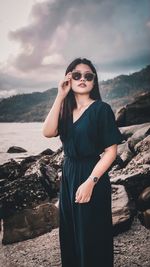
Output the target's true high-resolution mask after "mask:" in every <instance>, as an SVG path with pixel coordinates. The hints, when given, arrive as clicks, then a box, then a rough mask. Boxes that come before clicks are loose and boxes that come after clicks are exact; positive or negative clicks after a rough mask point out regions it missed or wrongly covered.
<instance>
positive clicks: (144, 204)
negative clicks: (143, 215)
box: [137, 186, 150, 211]
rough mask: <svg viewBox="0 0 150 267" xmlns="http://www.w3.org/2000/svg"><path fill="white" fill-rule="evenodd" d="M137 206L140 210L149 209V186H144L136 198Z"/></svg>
mask: <svg viewBox="0 0 150 267" xmlns="http://www.w3.org/2000/svg"><path fill="white" fill-rule="evenodd" d="M137 208H138V209H139V210H141V211H144V210H146V209H150V186H149V187H147V188H145V189H144V190H143V191H142V193H141V194H140V195H139V197H138V200H137Z"/></svg>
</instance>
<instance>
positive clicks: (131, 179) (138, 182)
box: [110, 164, 150, 202]
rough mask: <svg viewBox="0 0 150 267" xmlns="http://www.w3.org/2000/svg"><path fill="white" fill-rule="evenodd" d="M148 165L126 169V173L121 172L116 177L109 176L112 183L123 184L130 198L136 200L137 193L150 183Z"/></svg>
mask: <svg viewBox="0 0 150 267" xmlns="http://www.w3.org/2000/svg"><path fill="white" fill-rule="evenodd" d="M149 176H150V166H149V165H148V164H147V165H146V164H145V165H143V166H140V167H139V168H138V169H136V170H135V169H134V168H133V169H128V171H127V173H126V174H125V173H122V175H119V176H117V177H113V176H111V178H110V181H111V183H112V184H122V185H124V186H125V188H126V190H127V192H128V194H129V197H130V199H131V200H132V199H134V201H135V202H136V201H137V199H138V196H139V194H140V193H141V192H142V191H143V190H144V189H145V188H146V187H148V186H149V185H150V179H149Z"/></svg>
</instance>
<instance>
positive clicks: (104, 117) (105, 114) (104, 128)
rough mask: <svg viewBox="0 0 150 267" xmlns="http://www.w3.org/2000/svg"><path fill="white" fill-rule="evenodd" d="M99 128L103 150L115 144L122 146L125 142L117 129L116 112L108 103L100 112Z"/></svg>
mask: <svg viewBox="0 0 150 267" xmlns="http://www.w3.org/2000/svg"><path fill="white" fill-rule="evenodd" d="M98 128H99V133H100V137H101V138H100V142H101V145H102V147H103V149H104V148H106V147H109V146H111V145H113V144H121V143H122V141H123V140H124V138H123V135H122V134H121V132H120V130H119V128H118V127H117V123H116V120H115V115H114V112H113V110H112V108H111V106H110V105H109V104H108V103H105V104H104V106H103V107H102V108H101V109H100V110H99V116H98Z"/></svg>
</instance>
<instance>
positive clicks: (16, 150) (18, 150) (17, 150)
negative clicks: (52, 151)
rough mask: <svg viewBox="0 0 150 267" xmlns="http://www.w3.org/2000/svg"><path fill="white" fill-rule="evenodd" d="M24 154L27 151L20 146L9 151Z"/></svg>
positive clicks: (8, 151)
mask: <svg viewBox="0 0 150 267" xmlns="http://www.w3.org/2000/svg"><path fill="white" fill-rule="evenodd" d="M23 152H27V150H26V149H24V148H22V147H18V146H12V147H10V148H9V149H8V150H7V153H23Z"/></svg>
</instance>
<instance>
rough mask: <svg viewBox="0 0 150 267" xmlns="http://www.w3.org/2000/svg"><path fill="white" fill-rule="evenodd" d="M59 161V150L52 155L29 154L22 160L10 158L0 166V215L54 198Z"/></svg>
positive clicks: (57, 190) (58, 178)
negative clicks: (28, 156) (35, 155)
mask: <svg viewBox="0 0 150 267" xmlns="http://www.w3.org/2000/svg"><path fill="white" fill-rule="evenodd" d="M57 160H58V161H57ZM62 160H63V159H62V150H60V149H59V150H58V151H57V152H56V153H53V155H51V156H47V155H41V156H40V157H39V156H38V158H37V157H36V158H35V157H32V158H31V157H30V158H26V159H24V160H23V161H22V162H21V163H18V162H15V161H14V160H13V161H11V162H9V163H5V164H3V165H2V166H0V184H1V185H0V216H1V218H7V217H8V216H10V214H12V215H13V214H14V213H15V212H16V211H20V210H23V209H24V208H32V206H33V205H35V204H36V205H39V204H40V203H41V202H43V201H44V200H45V199H47V198H49V200H51V199H52V198H54V197H57V193H58V192H59V183H60V177H58V174H57V172H58V171H59V170H60V168H61V164H62Z"/></svg>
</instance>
